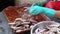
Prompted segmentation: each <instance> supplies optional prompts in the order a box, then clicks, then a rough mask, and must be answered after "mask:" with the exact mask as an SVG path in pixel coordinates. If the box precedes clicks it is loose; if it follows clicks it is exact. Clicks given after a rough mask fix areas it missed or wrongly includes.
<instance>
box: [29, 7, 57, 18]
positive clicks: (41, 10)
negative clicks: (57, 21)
mask: <svg viewBox="0 0 60 34" xmlns="http://www.w3.org/2000/svg"><path fill="white" fill-rule="evenodd" d="M29 13H30V14H31V15H38V14H40V13H43V14H45V15H47V16H49V17H54V16H55V14H56V11H55V10H53V9H49V8H45V7H40V6H32V7H31V8H30V9H29Z"/></svg>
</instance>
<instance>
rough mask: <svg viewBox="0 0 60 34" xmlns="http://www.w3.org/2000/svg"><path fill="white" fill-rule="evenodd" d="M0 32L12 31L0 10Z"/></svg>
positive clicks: (10, 32) (0, 33) (1, 33)
mask: <svg viewBox="0 0 60 34" xmlns="http://www.w3.org/2000/svg"><path fill="white" fill-rule="evenodd" d="M1 27H2V28H1ZM2 30H3V31H2ZM0 34H13V32H12V30H11V28H10V27H9V25H8V22H7V20H6V18H5V16H4V15H3V13H2V12H0Z"/></svg>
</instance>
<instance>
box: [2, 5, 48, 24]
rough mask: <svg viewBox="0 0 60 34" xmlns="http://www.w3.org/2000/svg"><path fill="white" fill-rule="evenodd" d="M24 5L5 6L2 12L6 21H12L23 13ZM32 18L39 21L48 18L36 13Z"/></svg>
mask: <svg viewBox="0 0 60 34" xmlns="http://www.w3.org/2000/svg"><path fill="white" fill-rule="evenodd" d="M24 10H25V8H24V6H20V7H19V6H9V7H7V8H5V9H4V10H3V11H4V14H5V16H6V18H7V20H8V22H10V23H11V22H14V21H15V19H16V18H20V17H21V16H22V15H23V14H24V13H26V12H25V11H24ZM33 19H34V20H36V21H38V22H40V21H45V20H47V19H48V18H47V17H46V16H44V15H36V16H33Z"/></svg>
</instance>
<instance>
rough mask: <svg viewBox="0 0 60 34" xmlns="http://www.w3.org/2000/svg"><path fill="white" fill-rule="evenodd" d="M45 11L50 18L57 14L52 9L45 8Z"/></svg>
mask: <svg viewBox="0 0 60 34" xmlns="http://www.w3.org/2000/svg"><path fill="white" fill-rule="evenodd" d="M43 10H44V11H43V13H44V14H45V15H47V16H49V17H54V16H55V14H56V11H55V10H53V9H50V8H45V7H43Z"/></svg>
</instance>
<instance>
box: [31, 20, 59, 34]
mask: <svg viewBox="0 0 60 34" xmlns="http://www.w3.org/2000/svg"><path fill="white" fill-rule="evenodd" d="M51 24H59V23H57V22H54V21H42V22H39V23H37V24H35V25H34V26H33V27H32V29H31V34H33V33H34V32H35V30H36V29H37V28H41V27H43V28H45V25H51Z"/></svg>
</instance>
